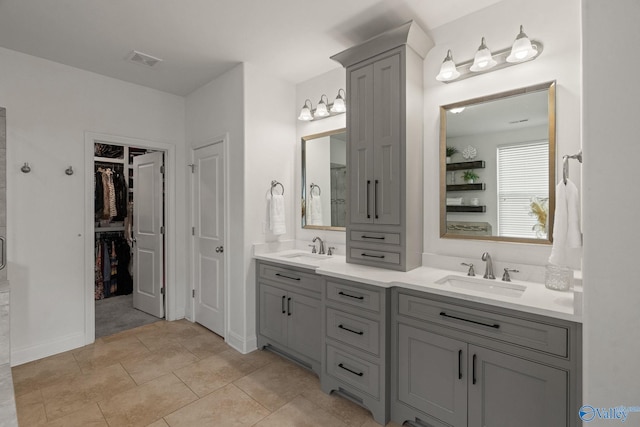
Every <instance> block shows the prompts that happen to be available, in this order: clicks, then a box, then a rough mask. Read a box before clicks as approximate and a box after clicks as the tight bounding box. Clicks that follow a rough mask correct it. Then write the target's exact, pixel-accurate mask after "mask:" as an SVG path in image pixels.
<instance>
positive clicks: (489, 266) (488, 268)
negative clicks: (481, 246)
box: [482, 252, 496, 279]
mask: <svg viewBox="0 0 640 427" xmlns="http://www.w3.org/2000/svg"><path fill="white" fill-rule="evenodd" d="M482 260H483V261H485V262H486V265H485V269H484V276H482V277H484V278H485V279H495V278H496V276H494V274H493V261H491V255H489V252H485V253H483V254H482Z"/></svg>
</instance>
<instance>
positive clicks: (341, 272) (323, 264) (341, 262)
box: [254, 249, 582, 322]
mask: <svg viewBox="0 0 640 427" xmlns="http://www.w3.org/2000/svg"><path fill="white" fill-rule="evenodd" d="M301 252H303V251H301V250H299V249H290V250H284V251H280V252H274V253H260V254H257V253H256V254H254V257H255V258H256V259H260V260H263V261H271V262H276V263H279V264H283V265H289V266H293V267H300V268H307V269H311V270H314V271H315V272H316V273H317V274H320V275H323V276H329V277H335V278H339V279H345V280H352V281H356V282H360V283H366V284H370V285H374V286H380V287H385V288H390V287H399V288H405V289H413V290H416V291H423V292H429V293H432V294H436V295H443V296H447V297H453V298H458V299H461V300H465V301H474V302H479V303H483V304H488V305H493V306H497V307H503V308H508V309H512V310H519V311H523V312H526V313H533V314H539V315H543V316H549V317H553V318H557V319H563V320H569V321H573V322H582V316H581V315H580V314H579V313H577V311H578V310H574V293H573V292H559V291H554V290H550V289H547V288H546V287H545V286H544V284H542V283H536V282H529V281H521V280H513V281H512V282H511V283H514V284H521V285H524V286H526V288H527V289H526V290H525V291H524V293H523V294H522V295H520V296H518V297H512V296H506V295H495V294H489V293H487V292H484V291H475V290H470V289H458V288H454V287H451V286H446V285H441V284H437V283H436V281H437V280H439V279H441V278H443V277H445V276H449V275H454V276H460V277H462V278H464V277H466V275H465V273H464V272H460V271H452V270H446V269H441V268H434V267H418V268H416V269H414V270H411V271H408V272H402V271H394V270H386V269H381V268H375V267H368V266H364V265H358V264H349V263H347V262H346V261H345V257H344V256H341V255H334V256H332V257H327V258H326V259H317V260H315V259H310V258H306V257H305V258H287V256H291V255H294V254H296V253H301ZM476 278H479V279H480V280H488V279H482V276H476ZM495 280H497V281H500V278H497V279H495Z"/></svg>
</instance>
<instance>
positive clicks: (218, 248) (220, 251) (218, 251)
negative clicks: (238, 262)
mask: <svg viewBox="0 0 640 427" xmlns="http://www.w3.org/2000/svg"><path fill="white" fill-rule="evenodd" d="M223 252H224V246H218V247H216V253H219V254H221V253H223Z"/></svg>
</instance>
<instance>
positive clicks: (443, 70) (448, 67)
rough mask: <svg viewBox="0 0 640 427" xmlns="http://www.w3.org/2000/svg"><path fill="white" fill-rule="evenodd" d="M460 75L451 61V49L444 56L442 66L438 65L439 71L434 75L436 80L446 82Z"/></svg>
mask: <svg viewBox="0 0 640 427" xmlns="http://www.w3.org/2000/svg"><path fill="white" fill-rule="evenodd" d="M458 77H460V72H459V71H458V70H457V69H456V64H455V63H454V62H453V57H452V56H451V51H450V50H449V51H448V52H447V57H446V58H444V61H443V62H442V66H441V67H440V72H439V73H438V75H437V76H436V80H438V81H440V82H448V81H450V80H455V79H457V78H458Z"/></svg>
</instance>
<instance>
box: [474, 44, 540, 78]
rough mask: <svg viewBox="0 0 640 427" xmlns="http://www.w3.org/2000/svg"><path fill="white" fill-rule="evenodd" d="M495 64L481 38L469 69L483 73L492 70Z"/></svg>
mask: <svg viewBox="0 0 640 427" xmlns="http://www.w3.org/2000/svg"><path fill="white" fill-rule="evenodd" d="M527 40H528V39H527ZM496 64H497V62H496V60H495V59H493V56H492V55H491V51H490V50H489V48H488V47H487V45H486V44H485V42H484V37H483V38H482V41H481V42H480V47H479V48H478V51H477V52H476V56H475V57H474V58H473V65H472V66H471V67H470V68H469V69H470V70H471V71H473V72H474V73H475V72H478V71H485V70H488V69H490V68H493V67H495V66H496Z"/></svg>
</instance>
